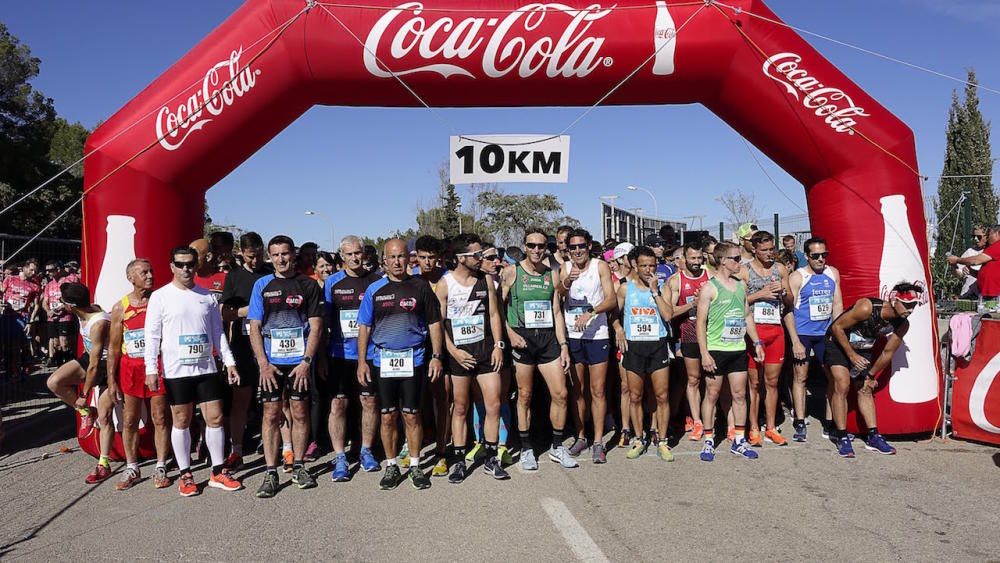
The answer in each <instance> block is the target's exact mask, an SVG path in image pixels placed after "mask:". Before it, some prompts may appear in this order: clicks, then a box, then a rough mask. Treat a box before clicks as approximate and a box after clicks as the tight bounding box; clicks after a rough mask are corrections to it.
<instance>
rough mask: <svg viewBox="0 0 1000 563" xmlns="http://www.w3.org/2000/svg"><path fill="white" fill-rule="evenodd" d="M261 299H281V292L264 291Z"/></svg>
mask: <svg viewBox="0 0 1000 563" xmlns="http://www.w3.org/2000/svg"><path fill="white" fill-rule="evenodd" d="M261 297H281V291H280V290H279V291H265V292H264V293H262V294H261Z"/></svg>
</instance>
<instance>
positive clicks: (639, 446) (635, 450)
mask: <svg viewBox="0 0 1000 563" xmlns="http://www.w3.org/2000/svg"><path fill="white" fill-rule="evenodd" d="M644 453H646V443H645V442H643V441H642V440H640V439H638V438H635V439H633V440H632V447H631V448H629V450H628V451H627V452H626V453H625V457H626V458H628V459H639V458H640V457H641V456H642V454H644Z"/></svg>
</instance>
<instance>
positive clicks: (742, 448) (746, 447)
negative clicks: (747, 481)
mask: <svg viewBox="0 0 1000 563" xmlns="http://www.w3.org/2000/svg"><path fill="white" fill-rule="evenodd" d="M729 453H732V454H735V455H738V456H741V457H743V458H746V459H757V452H755V451H753V449H752V448H751V447H750V444H749V443H747V441H746V440H742V441H739V442H733V445H732V446H730V448H729Z"/></svg>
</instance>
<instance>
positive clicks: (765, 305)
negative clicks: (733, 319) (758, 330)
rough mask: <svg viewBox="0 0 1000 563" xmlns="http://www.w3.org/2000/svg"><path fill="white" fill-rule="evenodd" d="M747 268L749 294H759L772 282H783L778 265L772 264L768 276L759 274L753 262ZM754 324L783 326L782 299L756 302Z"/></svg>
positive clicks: (754, 305)
mask: <svg viewBox="0 0 1000 563" xmlns="http://www.w3.org/2000/svg"><path fill="white" fill-rule="evenodd" d="M746 268H747V293H748V294H750V293H757V292H758V291H760V290H762V289H764V286H765V285H768V284H769V283H771V282H780V281H781V272H779V271H778V264H777V263H774V264H771V269H770V271H769V272H768V274H767V275H766V276H762V275H760V274H758V273H757V270H755V269H754V267H753V261H751V262H748V263H747V265H746ZM753 322H754V323H755V324H759V325H778V326H781V299H764V300H761V301H754V303H753Z"/></svg>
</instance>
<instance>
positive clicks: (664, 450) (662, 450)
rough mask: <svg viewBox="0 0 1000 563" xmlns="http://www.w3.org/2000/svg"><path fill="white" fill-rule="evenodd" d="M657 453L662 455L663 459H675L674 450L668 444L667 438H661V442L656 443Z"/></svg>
mask: <svg viewBox="0 0 1000 563" xmlns="http://www.w3.org/2000/svg"><path fill="white" fill-rule="evenodd" d="M656 455H658V456H660V459H662V460H663V461H673V460H674V452H672V451H670V446H669V445H667V441H666V440H661V441H660V443H659V444H657V445H656Z"/></svg>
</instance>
